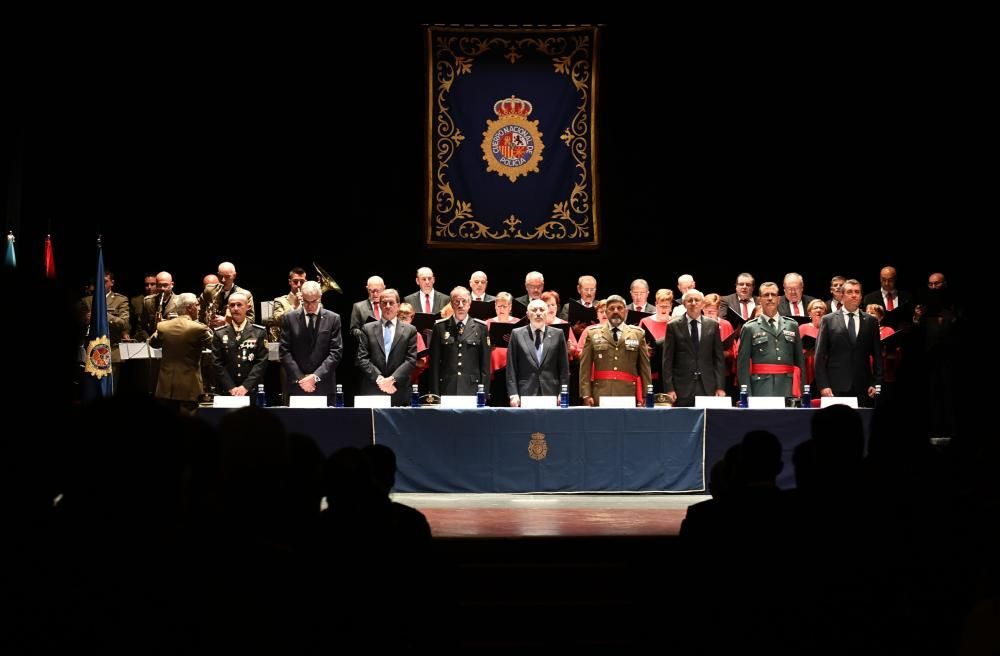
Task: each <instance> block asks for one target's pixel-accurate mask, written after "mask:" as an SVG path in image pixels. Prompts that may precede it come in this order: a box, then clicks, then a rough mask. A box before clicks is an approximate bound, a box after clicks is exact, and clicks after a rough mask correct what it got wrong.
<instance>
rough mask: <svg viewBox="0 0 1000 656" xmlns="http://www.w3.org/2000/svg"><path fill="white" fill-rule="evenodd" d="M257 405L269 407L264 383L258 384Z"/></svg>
mask: <svg viewBox="0 0 1000 656" xmlns="http://www.w3.org/2000/svg"><path fill="white" fill-rule="evenodd" d="M257 407H258V408H266V407H267V395H266V394H264V385H263V384H261V385H258V386H257Z"/></svg>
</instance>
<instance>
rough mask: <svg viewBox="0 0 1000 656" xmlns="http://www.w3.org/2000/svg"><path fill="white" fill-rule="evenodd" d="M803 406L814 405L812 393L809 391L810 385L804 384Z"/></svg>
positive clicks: (809, 406)
mask: <svg viewBox="0 0 1000 656" xmlns="http://www.w3.org/2000/svg"><path fill="white" fill-rule="evenodd" d="M802 407H803V408H811V407H812V394H810V393H809V386H808V385H803V386H802Z"/></svg>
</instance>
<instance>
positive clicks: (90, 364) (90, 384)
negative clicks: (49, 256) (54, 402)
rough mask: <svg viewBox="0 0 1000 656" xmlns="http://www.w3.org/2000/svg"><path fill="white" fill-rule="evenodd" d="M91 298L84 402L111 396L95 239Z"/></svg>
mask: <svg viewBox="0 0 1000 656" xmlns="http://www.w3.org/2000/svg"><path fill="white" fill-rule="evenodd" d="M94 281H95V284H94V299H93V302H91V304H90V331H89V333H88V339H87V343H86V345H85V347H84V351H85V352H84V375H83V390H82V391H81V392H82V394H81V396H82V398H83V400H84V401H91V400H94V399H98V398H101V397H105V396H111V394H112V390H113V386H112V382H111V381H112V378H111V375H112V371H111V339H110V337H109V336H108V335H109V333H110V330H109V329H108V298H107V291H106V290H105V289H104V254H103V253H102V249H101V240H100V239H98V240H97V275H96V276H95V277H94Z"/></svg>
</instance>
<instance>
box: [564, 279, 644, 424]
mask: <svg viewBox="0 0 1000 656" xmlns="http://www.w3.org/2000/svg"><path fill="white" fill-rule="evenodd" d="M625 314H626V309H625V299H624V298H622V297H621V296H618V295H617V294H614V295H611V296H609V297H608V306H607V315H608V322H607V323H606V324H604V325H596V326H590V327H589V328H588V329H587V339H586V341H585V342H584V345H583V352H582V353H581V354H580V397H581V399H582V400H583V402H584V404H585V405H589V406H594V405H600V400H601V397H602V396H635V398H636V403H637V405H638V404H641V402H642V400H643V398H644V395H645V393H646V386H647V385H649V383H650V371H649V354H648V353H647V352H646V341H645V335H644V333H643V330H642V329H641V328H639V327H637V326H629V325H626V324H625V323H624V321H625ZM637 383H638V384H637Z"/></svg>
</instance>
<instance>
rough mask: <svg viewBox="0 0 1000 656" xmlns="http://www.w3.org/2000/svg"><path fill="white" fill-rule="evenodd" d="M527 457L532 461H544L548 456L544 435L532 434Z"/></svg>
mask: <svg viewBox="0 0 1000 656" xmlns="http://www.w3.org/2000/svg"><path fill="white" fill-rule="evenodd" d="M528 455H529V456H531V459H532V460H545V456H547V455H549V445H548V443H547V442H546V441H545V433H532V434H531V442H530V443H529V444H528Z"/></svg>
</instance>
